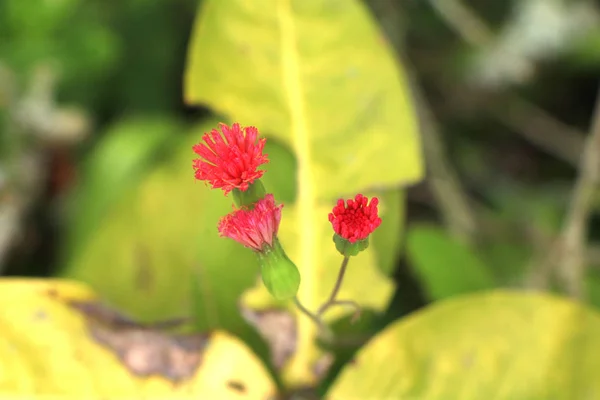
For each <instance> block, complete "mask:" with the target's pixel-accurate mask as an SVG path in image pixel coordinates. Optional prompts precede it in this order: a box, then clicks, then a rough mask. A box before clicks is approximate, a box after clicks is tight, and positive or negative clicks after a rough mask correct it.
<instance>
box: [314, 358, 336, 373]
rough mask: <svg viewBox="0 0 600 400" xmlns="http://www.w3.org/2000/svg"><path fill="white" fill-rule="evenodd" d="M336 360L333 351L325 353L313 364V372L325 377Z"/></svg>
mask: <svg viewBox="0 0 600 400" xmlns="http://www.w3.org/2000/svg"><path fill="white" fill-rule="evenodd" d="M334 360H335V357H334V356H333V354H332V353H325V354H323V355H322V356H321V357H319V359H318V360H317V361H316V362H315V363H314V365H313V372H314V374H315V376H316V377H318V378H319V379H321V378H324V377H325V374H327V372H328V371H329V368H331V365H333V361H334Z"/></svg>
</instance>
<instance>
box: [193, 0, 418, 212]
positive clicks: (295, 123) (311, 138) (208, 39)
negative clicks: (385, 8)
mask: <svg viewBox="0 0 600 400" xmlns="http://www.w3.org/2000/svg"><path fill="white" fill-rule="evenodd" d="M188 57H189V59H188V65H187V70H186V82H185V98H186V101H187V102H188V103H193V104H198V103H204V104H208V105H209V106H211V107H212V108H214V109H215V110H217V111H219V112H223V113H224V114H226V115H228V116H230V117H231V118H233V119H234V120H236V121H238V122H240V123H242V124H243V125H254V126H257V127H258V129H259V131H261V132H263V133H266V134H267V135H271V136H273V137H275V138H277V139H279V140H280V141H281V142H283V143H284V144H286V145H288V146H289V147H290V148H292V149H293V150H294V152H295V154H296V157H297V158H298V167H299V171H298V177H299V182H298V183H299V185H300V193H299V194H300V196H301V198H300V199H299V200H301V201H305V200H310V204H306V205H305V206H306V207H311V206H312V203H313V202H314V201H316V200H318V199H327V200H331V199H334V198H336V197H337V196H339V195H340V194H351V195H354V194H355V193H356V192H357V191H360V190H365V188H373V187H387V186H398V185H399V184H400V183H407V182H413V181H416V180H418V179H420V178H421V176H422V161H421V150H420V143H419V141H418V134H417V128H416V122H415V115H414V112H413V107H412V105H411V104H410V101H409V95H408V85H407V83H406V79H405V77H404V74H403V73H402V71H401V69H400V66H399V65H398V64H397V63H396V61H395V60H394V57H393V50H392V49H391V47H390V46H389V45H388V43H387V41H386V39H385V37H384V36H383V35H382V33H381V32H380V31H379V30H378V28H377V26H376V23H375V21H374V20H373V18H372V17H371V16H370V15H369V14H368V12H367V10H366V9H365V7H364V6H363V5H362V4H361V2H359V1H358V0H327V1H325V0H302V1H293V0H255V1H246V0H207V1H205V2H204V4H203V7H202V9H201V10H200V12H199V14H198V20H197V21H196V27H195V30H194V33H193V36H192V39H191V45H190V48H189V56H188Z"/></svg>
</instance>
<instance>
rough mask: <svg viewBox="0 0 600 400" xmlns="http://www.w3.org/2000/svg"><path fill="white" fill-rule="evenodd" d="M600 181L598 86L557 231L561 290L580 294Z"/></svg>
mask: <svg viewBox="0 0 600 400" xmlns="http://www.w3.org/2000/svg"><path fill="white" fill-rule="evenodd" d="M599 183H600V88H599V90H598V94H597V97H596V105H595V108H594V114H593V116H592V123H591V128H590V133H589V135H588V137H587V139H586V141H585V147H584V149H583V154H582V155H581V161H580V164H579V176H578V178H577V181H576V182H575V187H574V188H573V192H572V195H571V200H570V203H569V208H568V210H567V216H566V219H565V223H564V226H563V229H562V232H561V234H560V237H559V240H560V246H559V248H560V257H559V260H558V262H557V268H558V271H557V272H558V276H559V278H560V279H561V280H562V282H561V283H562V284H563V285H564V288H565V291H566V292H567V293H568V294H569V295H570V296H572V297H575V298H582V297H583V288H582V282H583V278H584V275H585V258H586V257H585V254H586V241H587V238H586V237H587V221H588V219H589V216H590V214H591V211H592V208H593V198H594V194H595V192H596V190H597V188H598V184H599Z"/></svg>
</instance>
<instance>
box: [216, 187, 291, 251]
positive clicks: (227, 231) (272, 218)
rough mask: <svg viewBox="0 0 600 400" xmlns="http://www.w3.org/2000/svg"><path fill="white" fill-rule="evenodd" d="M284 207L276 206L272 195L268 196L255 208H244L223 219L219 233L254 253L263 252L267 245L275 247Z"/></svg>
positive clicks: (220, 222)
mask: <svg viewBox="0 0 600 400" xmlns="http://www.w3.org/2000/svg"><path fill="white" fill-rule="evenodd" d="M282 207H283V205H281V204H280V205H275V200H274V198H273V195H272V194H267V195H266V196H265V197H264V198H263V199H260V200H259V201H258V202H257V203H256V205H255V206H254V208H252V209H248V208H242V209H239V210H236V211H234V212H232V213H231V214H228V215H226V216H225V217H223V218H221V220H220V221H219V233H220V235H221V236H223V237H228V238H231V239H233V240H235V241H237V242H239V243H241V244H243V245H244V246H246V247H248V248H251V249H252V250H254V251H262V250H263V249H264V246H265V245H267V246H269V247H273V240H274V238H275V237H276V236H277V230H278V229H279V221H281V208H282Z"/></svg>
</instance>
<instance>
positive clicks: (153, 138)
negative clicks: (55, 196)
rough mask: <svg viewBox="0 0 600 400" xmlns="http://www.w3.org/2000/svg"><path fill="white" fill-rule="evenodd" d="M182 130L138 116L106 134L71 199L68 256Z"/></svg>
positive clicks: (174, 124) (163, 119)
mask: <svg viewBox="0 0 600 400" xmlns="http://www.w3.org/2000/svg"><path fill="white" fill-rule="evenodd" d="M181 130H182V127H181V124H179V123H178V122H176V121H175V120H173V119H170V118H166V117H152V118H148V117H135V118H129V119H126V120H123V121H120V122H118V123H117V124H115V125H114V126H112V127H110V128H109V129H108V131H107V132H105V133H104V136H103V140H102V141H101V142H100V143H98V144H97V145H96V146H95V148H94V152H93V153H92V154H91V155H90V156H89V158H88V159H87V160H86V162H85V163H84V166H83V176H82V179H81V180H80V181H81V184H80V185H79V187H77V188H76V190H75V193H74V194H73V195H72V196H71V203H72V208H74V211H73V214H72V215H71V219H72V225H71V226H70V229H69V235H68V244H67V252H68V253H69V254H68V256H67V257H71V256H72V253H73V252H74V251H76V250H77V249H79V248H80V247H81V246H82V243H83V242H85V241H86V240H88V237H89V235H90V234H93V233H94V231H95V230H96V227H97V225H98V223H99V222H100V221H101V220H102V218H103V217H104V215H105V214H106V213H107V212H108V211H109V210H110V206H111V205H112V204H113V203H114V202H115V201H117V200H118V199H119V197H120V196H121V195H122V194H123V193H124V192H125V191H126V189H128V188H129V187H130V186H131V185H132V184H135V182H137V181H138V180H139V179H140V177H141V176H142V175H143V174H144V172H145V171H146V170H147V169H148V168H150V167H151V164H152V162H153V161H154V159H155V158H156V157H157V156H158V155H160V152H162V151H164V149H165V147H167V144H168V142H169V139H170V138H172V137H175V135H176V133H179V132H180V131H181Z"/></svg>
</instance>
